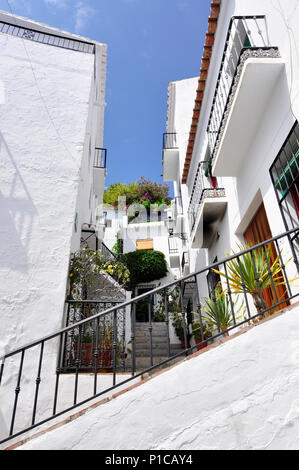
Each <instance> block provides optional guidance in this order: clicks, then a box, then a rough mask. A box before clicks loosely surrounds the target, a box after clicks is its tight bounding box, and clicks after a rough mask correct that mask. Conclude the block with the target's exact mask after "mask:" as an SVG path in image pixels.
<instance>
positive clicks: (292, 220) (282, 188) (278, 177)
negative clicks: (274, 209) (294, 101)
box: [270, 122, 299, 230]
mask: <svg viewBox="0 0 299 470" xmlns="http://www.w3.org/2000/svg"><path fill="white" fill-rule="evenodd" d="M270 175H271V179H272V183H273V186H274V189H275V193H276V197H277V200H278V204H279V208H280V212H281V215H282V218H283V221H284V224H285V228H286V230H291V229H292V228H295V227H297V226H298V222H299V187H298V183H299V125H298V122H296V123H295V124H294V126H293V127H292V129H291V132H290V133H289V135H288V137H287V138H286V140H285V142H284V144H283V146H282V148H281V150H280V152H279V154H278V155H277V157H276V159H275V160H274V162H273V165H272V166H271V168H270Z"/></svg>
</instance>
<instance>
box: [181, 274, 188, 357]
mask: <svg viewBox="0 0 299 470" xmlns="http://www.w3.org/2000/svg"><path fill="white" fill-rule="evenodd" d="M183 287H184V284H183V282H180V303H181V309H182V324H183V330H184V342H185V350H186V356H188V333H187V325H186V313H185V309H184V300H183Z"/></svg>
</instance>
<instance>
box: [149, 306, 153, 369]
mask: <svg viewBox="0 0 299 470" xmlns="http://www.w3.org/2000/svg"><path fill="white" fill-rule="evenodd" d="M148 322H149V327H148V331H149V339H150V342H149V346H150V365H151V367H152V366H153V325H152V306H151V297H149V299H148Z"/></svg>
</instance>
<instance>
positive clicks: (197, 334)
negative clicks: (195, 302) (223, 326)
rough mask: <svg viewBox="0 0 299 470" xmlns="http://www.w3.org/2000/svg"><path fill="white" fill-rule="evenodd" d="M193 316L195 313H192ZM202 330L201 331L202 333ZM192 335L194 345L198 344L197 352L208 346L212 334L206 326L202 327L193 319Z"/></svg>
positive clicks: (197, 320)
mask: <svg viewBox="0 0 299 470" xmlns="http://www.w3.org/2000/svg"><path fill="white" fill-rule="evenodd" d="M193 314H194V315H197V313H196V312H193ZM202 330H203V331H202ZM192 335H193V338H194V341H195V344H198V345H199V346H197V351H199V350H200V349H203V348H206V347H207V345H208V339H209V338H211V336H212V333H211V331H210V329H209V327H208V326H207V325H202V328H201V324H200V321H199V319H197V318H195V319H194V321H193V324H192Z"/></svg>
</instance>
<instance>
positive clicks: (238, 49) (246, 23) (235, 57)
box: [207, 15, 278, 159]
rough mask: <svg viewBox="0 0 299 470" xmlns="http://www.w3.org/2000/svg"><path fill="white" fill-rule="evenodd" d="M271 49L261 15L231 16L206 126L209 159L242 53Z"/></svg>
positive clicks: (261, 52)
mask: <svg viewBox="0 0 299 470" xmlns="http://www.w3.org/2000/svg"><path fill="white" fill-rule="evenodd" d="M271 50H273V51H275V54H276V56H277V55H278V48H277V47H273V46H272V45H271V44H270V41H269V38H268V30H267V25H266V17H265V16H264V15H255V16H254V15H249V16H234V17H232V18H231V20H230V23H229V27H228V32H227V36H226V40H225V46H224V52H223V56H222V60H221V66H220V70H219V74H218V78H217V83H216V89H215V93H214V98H213V102H212V107H211V112H210V117H209V121H208V128H207V132H208V138H209V145H210V149H211V157H212V159H214V157H215V151H216V147H217V144H218V142H219V139H220V135H221V131H222V129H223V124H224V120H225V116H226V112H227V109H228V105H229V102H230V99H231V96H232V90H233V87H234V86H235V82H236V76H237V72H238V68H239V65H240V63H241V59H242V56H243V55H244V53H248V54H249V56H250V52H252V54H253V55H254V54H260V55H261V56H263V55H266V56H267V55H268V54H269V51H271Z"/></svg>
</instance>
